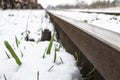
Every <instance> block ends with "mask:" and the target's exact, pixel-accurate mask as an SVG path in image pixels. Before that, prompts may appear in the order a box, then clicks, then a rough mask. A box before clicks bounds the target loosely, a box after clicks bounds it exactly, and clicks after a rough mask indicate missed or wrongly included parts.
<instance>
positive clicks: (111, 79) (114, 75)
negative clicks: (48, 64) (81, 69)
mask: <svg viewBox="0 0 120 80" xmlns="http://www.w3.org/2000/svg"><path fill="white" fill-rule="evenodd" d="M48 14H49V15H50V18H51V21H52V22H53V24H54V25H55V28H56V30H57V32H58V34H59V36H60V39H61V40H62V42H63V45H65V46H66V45H67V46H66V49H68V51H69V50H70V51H72V52H73V54H74V52H75V50H76V51H79V52H80V54H79V55H81V53H82V55H83V56H85V58H86V59H87V60H89V62H90V63H91V64H92V65H93V66H94V67H95V68H96V69H97V70H98V72H99V73H100V74H101V75H102V76H103V78H104V79H105V80H119V79H120V60H119V59H120V44H119V43H120V42H119V41H120V34H119V33H115V32H112V31H109V30H106V29H102V28H99V27H96V26H91V25H87V24H84V23H81V22H79V21H76V20H73V19H70V18H69V19H68V18H67V17H63V16H59V15H56V14H53V13H51V12H48ZM66 37H67V38H66ZM69 40H70V41H69ZM70 42H71V43H70ZM75 48H76V49H75ZM72 49H74V50H72ZM79 52H78V53H79ZM81 58H82V57H81ZM80 60H81V59H80ZM95 80H96V79H95ZM97 80H103V79H97Z"/></svg>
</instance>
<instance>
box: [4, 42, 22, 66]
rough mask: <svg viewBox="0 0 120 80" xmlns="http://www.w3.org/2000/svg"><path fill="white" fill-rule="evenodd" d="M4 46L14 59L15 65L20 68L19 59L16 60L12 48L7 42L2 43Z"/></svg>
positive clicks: (16, 57)
mask: <svg viewBox="0 0 120 80" xmlns="http://www.w3.org/2000/svg"><path fill="white" fill-rule="evenodd" d="M4 44H5V46H6V48H7V49H8V50H9V52H10V53H11V55H12V56H13V57H14V59H15V61H16V63H17V64H18V65H19V66H20V65H21V64H22V63H21V61H20V59H19V58H18V56H17V55H16V53H15V51H14V50H13V48H12V47H11V45H10V44H9V43H8V42H7V41H4Z"/></svg>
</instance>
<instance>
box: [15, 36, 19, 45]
mask: <svg viewBox="0 0 120 80" xmlns="http://www.w3.org/2000/svg"><path fill="white" fill-rule="evenodd" d="M15 42H16V46H17V47H19V44H20V41H19V40H18V39H17V37H16V36H15Z"/></svg>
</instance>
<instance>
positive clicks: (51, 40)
mask: <svg viewBox="0 0 120 80" xmlns="http://www.w3.org/2000/svg"><path fill="white" fill-rule="evenodd" d="M54 36H55V33H53V35H52V37H51V39H50V43H49V45H48V48H47V52H46V53H47V54H50V52H51V48H52V45H53V40H54Z"/></svg>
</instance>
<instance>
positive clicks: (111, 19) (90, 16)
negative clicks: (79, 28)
mask: <svg viewBox="0 0 120 80" xmlns="http://www.w3.org/2000/svg"><path fill="white" fill-rule="evenodd" d="M96 11H99V10H96ZM103 11H104V10H103ZM109 11H111V12H112V10H109ZM51 12H52V13H55V14H58V15H62V16H65V17H69V18H72V19H75V20H78V21H81V22H86V23H88V24H91V25H95V26H97V27H100V28H104V29H107V30H111V31H114V32H117V33H120V28H119V25H120V16H115V15H106V14H97V13H82V12H79V11H78V10H76V11H75V10H64V11H62V10H61V11H59V10H58V11H57V10H56V11H54V10H53V11H52V10H51ZM114 12H119V10H116V11H114Z"/></svg>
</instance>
